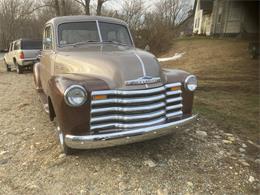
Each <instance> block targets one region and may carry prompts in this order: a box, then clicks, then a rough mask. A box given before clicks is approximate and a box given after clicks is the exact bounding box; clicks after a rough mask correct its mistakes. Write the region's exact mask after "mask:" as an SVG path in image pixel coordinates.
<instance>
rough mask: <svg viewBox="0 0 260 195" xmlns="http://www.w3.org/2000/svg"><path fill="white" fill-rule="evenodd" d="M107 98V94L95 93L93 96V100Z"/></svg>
mask: <svg viewBox="0 0 260 195" xmlns="http://www.w3.org/2000/svg"><path fill="white" fill-rule="evenodd" d="M104 99H107V96H106V95H95V96H93V100H104Z"/></svg>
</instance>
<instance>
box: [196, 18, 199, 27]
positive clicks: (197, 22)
mask: <svg viewBox="0 0 260 195" xmlns="http://www.w3.org/2000/svg"><path fill="white" fill-rule="evenodd" d="M199 23H200V18H196V20H195V28H199Z"/></svg>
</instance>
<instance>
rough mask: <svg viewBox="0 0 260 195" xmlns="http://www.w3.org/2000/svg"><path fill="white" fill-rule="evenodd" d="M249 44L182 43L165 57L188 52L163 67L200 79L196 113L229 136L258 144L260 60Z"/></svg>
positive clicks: (221, 41)
mask: <svg viewBox="0 0 260 195" xmlns="http://www.w3.org/2000/svg"><path fill="white" fill-rule="evenodd" d="M247 46H248V42H247V41H245V40H239V39H201V38H200V39H182V40H177V41H176V42H175V43H174V47H173V48H172V50H171V51H169V52H168V53H165V54H164V55H162V56H169V55H174V53H176V52H186V54H185V55H184V57H183V58H181V59H179V60H177V61H170V62H165V63H163V66H164V67H168V68H169V67H170V68H180V69H184V70H187V71H189V72H191V73H193V74H195V75H197V76H198V79H199V89H198V91H197V95H196V110H197V111H198V112H200V113H201V114H203V115H207V117H208V118H211V119H213V120H215V121H216V122H217V123H218V124H219V125H221V126H223V127H225V129H226V131H227V132H232V133H236V134H240V135H242V136H243V137H244V138H247V139H250V140H254V141H257V139H258V136H259V60H251V59H250V57H249V55H248V52H247Z"/></svg>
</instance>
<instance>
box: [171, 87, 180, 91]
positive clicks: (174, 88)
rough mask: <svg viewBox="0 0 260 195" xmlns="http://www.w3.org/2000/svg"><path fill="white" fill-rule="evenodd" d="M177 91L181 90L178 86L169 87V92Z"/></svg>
mask: <svg viewBox="0 0 260 195" xmlns="http://www.w3.org/2000/svg"><path fill="white" fill-rule="evenodd" d="M177 90H181V87H180V86H177V87H171V91H177Z"/></svg>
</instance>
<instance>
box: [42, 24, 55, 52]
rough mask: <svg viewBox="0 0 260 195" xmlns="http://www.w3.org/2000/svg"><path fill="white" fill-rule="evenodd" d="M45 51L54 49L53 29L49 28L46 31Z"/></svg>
mask: <svg viewBox="0 0 260 195" xmlns="http://www.w3.org/2000/svg"><path fill="white" fill-rule="evenodd" d="M43 49H44V50H51V49H53V48H52V28H51V26H47V27H46V28H45V30H44V39H43Z"/></svg>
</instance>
